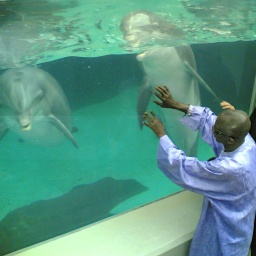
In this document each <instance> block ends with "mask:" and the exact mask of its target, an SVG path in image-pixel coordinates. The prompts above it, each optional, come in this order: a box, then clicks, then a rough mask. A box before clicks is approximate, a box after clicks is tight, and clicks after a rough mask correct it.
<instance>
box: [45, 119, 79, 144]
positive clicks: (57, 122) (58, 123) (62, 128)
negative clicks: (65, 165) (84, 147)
mask: <svg viewBox="0 0 256 256" xmlns="http://www.w3.org/2000/svg"><path fill="white" fill-rule="evenodd" d="M49 118H50V120H51V122H52V123H53V124H54V125H55V126H56V127H57V128H58V129H59V130H60V131H61V132H62V133H63V134H64V135H65V136H66V137H67V138H68V139H69V140H70V141H71V142H72V144H73V145H74V146H75V147H76V148H78V145H77V143H76V140H75V138H74V137H73V135H72V134H71V132H70V131H69V129H68V128H67V127H66V126H65V125H64V124H63V123H62V122H61V121H60V120H59V119H58V118H57V117H56V116H55V115H53V114H50V115H49Z"/></svg>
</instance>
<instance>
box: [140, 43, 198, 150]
mask: <svg viewBox="0 0 256 256" xmlns="http://www.w3.org/2000/svg"><path fill="white" fill-rule="evenodd" d="M137 59H138V61H140V62H141V63H142V66H143V70H144V79H143V82H142V85H141V88H140V91H139V95H138V102H137V114H138V118H139V123H140V125H142V121H143V120H142V116H143V114H144V112H145V111H146V110H147V108H148V104H149V101H150V99H151V96H152V91H153V89H154V87H155V86H158V85H166V86H167V87H168V88H169V90H170V92H171V93H172V95H173V97H174V98H175V99H179V100H180V101H181V102H185V103H188V104H192V105H200V92H199V86H198V82H197V79H196V78H195V77H194V76H193V75H192V74H191V73H190V72H189V71H188V70H187V69H186V66H185V65H184V61H187V62H188V63H190V65H191V66H193V68H194V69H196V63H195V59H194V55H193V53H192V50H191V48H190V47H189V46H180V47H160V48H155V49H152V50H149V51H145V52H143V53H141V54H139V55H138V56H137ZM161 116H162V120H163V121H164V123H165V125H166V128H167V132H169V135H170V137H171V138H172V139H173V140H174V141H175V143H176V144H177V145H178V147H180V148H181V149H182V150H184V151H185V152H186V153H187V154H189V155H196V151H197V137H198V134H197V132H194V131H191V130H189V129H188V128H186V127H185V126H183V125H182V124H181V123H180V122H179V119H180V118H181V114H180V113H179V112H178V111H170V110H169V109H168V110H166V109H161Z"/></svg>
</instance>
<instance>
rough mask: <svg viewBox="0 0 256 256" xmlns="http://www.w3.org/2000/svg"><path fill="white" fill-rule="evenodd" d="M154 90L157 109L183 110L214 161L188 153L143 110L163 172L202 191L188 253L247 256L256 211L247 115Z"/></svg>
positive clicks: (255, 162) (185, 119) (252, 149)
mask: <svg viewBox="0 0 256 256" xmlns="http://www.w3.org/2000/svg"><path fill="white" fill-rule="evenodd" d="M154 94H155V95H156V97H157V98H158V99H160V101H159V100H155V101H154V102H155V103H156V104H157V105H159V106H160V107H162V108H171V109H174V110H179V111H182V112H184V114H185V115H184V117H183V118H182V119H181V122H182V123H183V124H184V125H186V126H187V127H189V128H191V129H192V130H195V131H196V130H199V131H200V132H201V134H202V138H203V140H204V141H206V142H207V143H208V144H209V145H211V146H212V148H213V150H214V152H215V154H216V158H215V159H214V160H212V161H199V160H198V159H197V158H195V157H189V156H186V155H185V154H184V152H183V151H182V150H179V149H178V148H177V147H176V146H175V145H174V143H173V142H172V140H171V139H170V138H169V137H168V136H167V134H166V131H165V127H164V125H163V123H162V122H161V121H160V120H159V119H158V118H157V116H156V115H155V113H154V112H153V111H151V114H149V113H145V114H144V119H145V121H144V125H145V126H147V127H149V128H150V129H152V131H153V132H154V133H155V134H156V135H157V136H158V137H159V138H160V140H159V147H158V155H157V160H158V166H159V168H160V169H161V171H162V172H163V173H164V174H165V175H166V176H167V177H168V178H169V179H171V180H172V181H173V182H175V183H176V184H178V185H180V186H181V187H183V188H185V189H188V190H190V191H193V192H196V193H200V194H202V195H204V202H203V207H202V212H201V216H200V220H199V222H198V225H197V229H196V232H195V234H194V237H193V240H192V244H191V247H190V252H189V255H190V256H199V255H200V256H201V255H202V256H247V255H248V251H249V246H250V242H251V238H252V231H253V228H252V227H253V222H254V216H255V210H256V203H255V202H256V171H255V166H256V157H255V155H256V145H255V142H254V140H253V139H252V138H251V136H250V135H249V134H248V131H249V129H250V119H249V117H248V115H247V114H246V113H245V112H243V111H240V110H225V111H223V112H221V113H220V114H219V116H218V117H217V116H216V115H215V114H214V113H213V112H212V111H211V110H210V109H209V108H204V107H199V106H191V105H187V104H183V103H181V102H178V101H177V100H175V99H174V98H173V97H172V95H171V93H170V92H169V90H168V88H167V87H165V86H158V87H156V91H155V92H154ZM170 114H171V113H170Z"/></svg>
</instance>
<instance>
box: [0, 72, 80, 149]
mask: <svg viewBox="0 0 256 256" xmlns="http://www.w3.org/2000/svg"><path fill="white" fill-rule="evenodd" d="M8 130H11V131H13V132H14V133H16V134H17V135H18V136H19V137H20V138H21V139H23V140H25V141H28V142H30V143H32V144H37V145H42V146H49V145H56V144H59V143H60V142H61V141H63V140H64V138H65V137H66V138H68V139H69V140H70V141H71V142H72V144H73V145H74V146H75V147H77V143H76V140H75V139H74V137H73V135H72V134H71V132H70V131H71V110H70V107H69V104H68V101H67V99H66V96H65V94H64V92H63V90H62V88H61V87H60V85H59V83H58V82H57V81H56V79H55V78H54V77H52V76H51V75H50V74H49V73H47V72H46V71H44V70H42V69H39V68H36V67H23V68H15V69H9V70H7V71H5V72H4V73H2V74H1V75H0V139H2V138H3V137H4V135H5V134H6V133H7V132H8Z"/></svg>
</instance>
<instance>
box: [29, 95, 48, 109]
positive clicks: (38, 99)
mask: <svg viewBox="0 0 256 256" xmlns="http://www.w3.org/2000/svg"><path fill="white" fill-rule="evenodd" d="M44 95H45V94H44V91H40V92H39V93H38V95H37V96H36V97H35V99H34V100H33V101H32V103H31V104H30V108H33V107H34V106H35V105H37V104H39V103H40V102H41V101H42V100H43V98H44Z"/></svg>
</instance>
